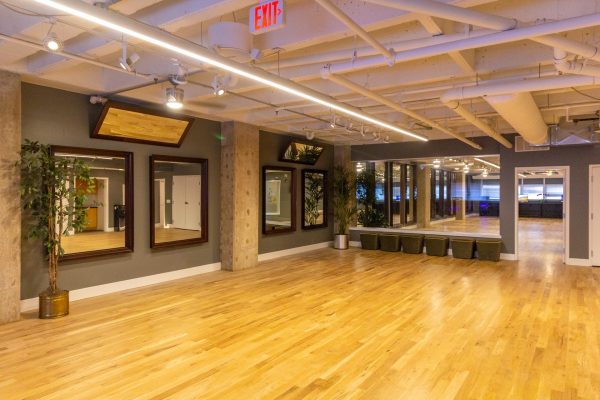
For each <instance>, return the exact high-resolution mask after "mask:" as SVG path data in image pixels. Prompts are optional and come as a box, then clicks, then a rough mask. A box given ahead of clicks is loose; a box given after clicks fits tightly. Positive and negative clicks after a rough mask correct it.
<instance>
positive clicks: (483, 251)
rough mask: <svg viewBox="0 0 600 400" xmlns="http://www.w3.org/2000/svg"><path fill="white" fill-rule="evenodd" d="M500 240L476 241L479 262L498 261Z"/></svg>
mask: <svg viewBox="0 0 600 400" xmlns="http://www.w3.org/2000/svg"><path fill="white" fill-rule="evenodd" d="M501 250H502V241H501V240H483V239H480V240H477V257H478V258H479V259H480V260H488V261H500V251H501Z"/></svg>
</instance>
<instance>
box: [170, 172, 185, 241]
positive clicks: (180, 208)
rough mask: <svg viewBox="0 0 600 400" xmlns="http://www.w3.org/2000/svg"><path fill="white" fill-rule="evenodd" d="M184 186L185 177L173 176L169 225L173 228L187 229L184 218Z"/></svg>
mask: <svg viewBox="0 0 600 400" xmlns="http://www.w3.org/2000/svg"><path fill="white" fill-rule="evenodd" d="M186 186H187V184H186V178H185V176H173V191H172V192H171V198H172V204H171V210H172V217H171V219H172V221H171V223H172V225H173V228H179V229H187V220H186V217H185V209H186V206H185V203H186V198H185V197H186Z"/></svg>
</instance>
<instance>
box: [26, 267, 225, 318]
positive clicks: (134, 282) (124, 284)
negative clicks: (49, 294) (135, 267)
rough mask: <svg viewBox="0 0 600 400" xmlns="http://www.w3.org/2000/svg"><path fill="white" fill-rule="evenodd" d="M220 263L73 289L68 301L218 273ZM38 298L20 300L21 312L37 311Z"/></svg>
mask: <svg viewBox="0 0 600 400" xmlns="http://www.w3.org/2000/svg"><path fill="white" fill-rule="evenodd" d="M220 269H221V263H220V262H216V263H212V264H206V265H201V266H198V267H191V268H185V269H179V270H176V271H170V272H163V273H161V274H155V275H148V276H143V277H140V278H134V279H127V280H125V281H119V282H112V283H106V284H104V285H98V286H90V287H86V288H82V289H75V290H71V291H70V292H69V300H71V301H75V300H81V299H87V298H90V297H96V296H101V295H104V294H109V293H116V292H121V291H123V290H129V289H136V288H140V287H144V286H149V285H155V284H157V283H163V282H169V281H173V280H176V279H182V278H187V277H190V276H195V275H201V274H205V273H207V272H214V271H219V270H220ZM38 304H39V303H38V298H37V297H35V298H32V299H25V300H21V312H24V311H32V310H37V308H38Z"/></svg>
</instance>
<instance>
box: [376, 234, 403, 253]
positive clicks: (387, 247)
mask: <svg viewBox="0 0 600 400" xmlns="http://www.w3.org/2000/svg"><path fill="white" fill-rule="evenodd" d="M379 248H380V249H381V250H383V251H400V235H395V234H393V233H390V234H380V235H379Z"/></svg>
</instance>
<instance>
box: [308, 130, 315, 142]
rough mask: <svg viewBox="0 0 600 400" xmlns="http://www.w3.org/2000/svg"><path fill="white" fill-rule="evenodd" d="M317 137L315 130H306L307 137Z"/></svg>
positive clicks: (309, 138) (311, 138) (310, 138)
mask: <svg viewBox="0 0 600 400" xmlns="http://www.w3.org/2000/svg"><path fill="white" fill-rule="evenodd" d="M314 138H315V133H314V132H313V131H308V132H306V139H308V140H313V139H314Z"/></svg>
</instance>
